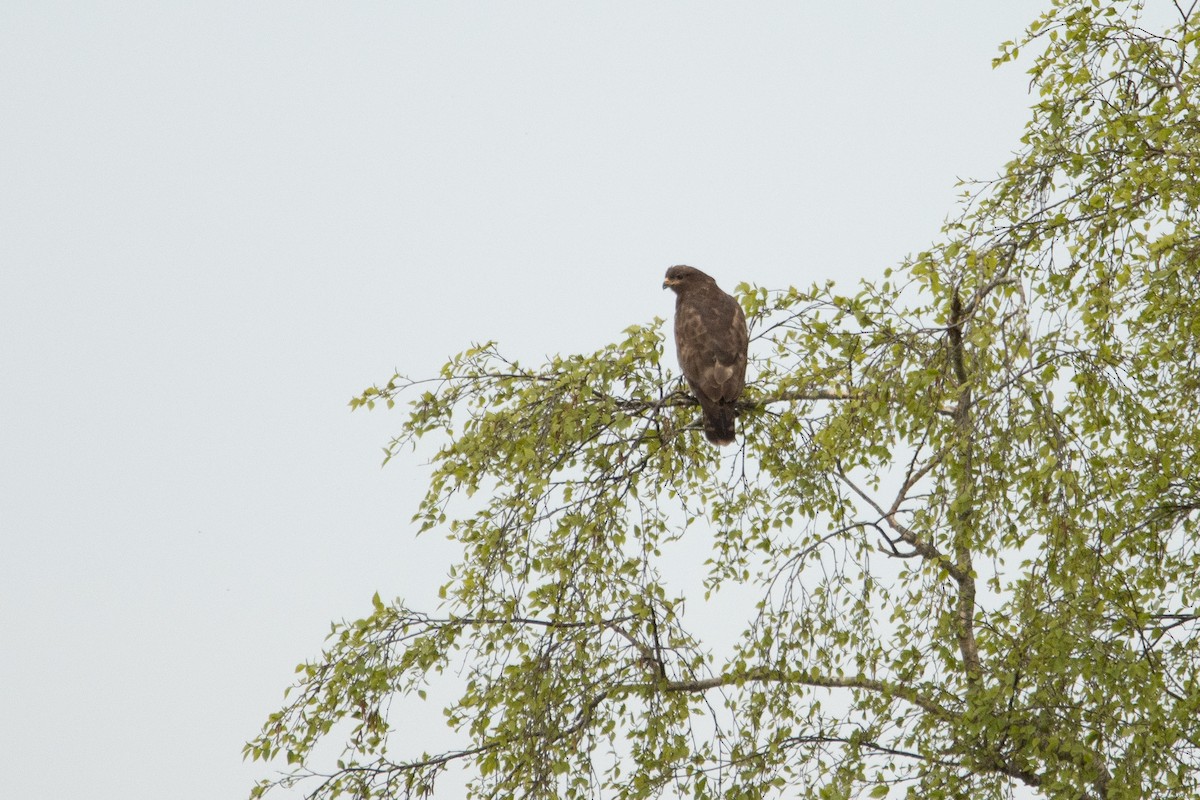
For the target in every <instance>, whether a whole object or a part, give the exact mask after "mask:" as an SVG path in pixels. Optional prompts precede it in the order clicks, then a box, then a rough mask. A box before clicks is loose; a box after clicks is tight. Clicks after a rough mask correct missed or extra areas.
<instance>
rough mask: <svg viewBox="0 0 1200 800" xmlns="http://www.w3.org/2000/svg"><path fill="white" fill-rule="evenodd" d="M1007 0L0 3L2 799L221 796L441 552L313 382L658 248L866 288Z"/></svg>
mask: <svg viewBox="0 0 1200 800" xmlns="http://www.w3.org/2000/svg"><path fill="white" fill-rule="evenodd" d="M1045 4H1046V3H1045V2H1044V1H1043V0H1037V1H1036V2H1035V1H1034V0H1019V1H1018V0H979V1H978V2H971V3H966V2H960V1H956V0H922V1H919V2H918V1H916V0H910V2H906V3H896V2H888V3H884V2H874V3H869V2H861V3H853V4H851V3H828V2H820V3H818V2H791V3H782V2H774V3H756V4H733V3H720V4H718V3H710V2H689V3H682V2H674V3H645V2H637V3H619V2H609V3H569V4H568V3H551V2H540V3H532V2H521V3H491V4H482V3H454V2H444V3H431V2H420V3H418V2H400V0H393V2H355V3H346V2H343V3H311V2H256V3H245V2H214V1H213V0H208V1H206V2H203V3H184V2H173V3H151V2H141V3H122V2H117V3H98V2H96V3H69V2H52V1H49V0H31V1H30V2H25V1H24V0H6V2H4V3H3V4H2V5H0V110H2V113H3V123H0V537H2V553H3V555H2V556H0V646H2V647H3V657H0V699H2V704H0V716H2V718H3V725H0V775H2V776H3V785H4V793H5V795H6V796H9V797H14V798H36V797H51V796H53V797H88V798H91V799H92V800H108V799H109V798H113V800H116V798H121V799H122V800H126V799H127V798H139V797H171V798H179V799H180V800H191V798H196V800H200V799H201V798H204V799H205V800H209V799H210V798H216V797H242V796H244V794H245V792H246V791H247V790H248V788H249V785H250V783H251V782H252V780H253V778H254V777H257V776H260V775H262V774H264V771H263V768H262V766H261V765H243V764H242V761H241V745H242V743H243V742H244V741H245V740H246V739H247V738H249V737H251V736H252V735H253V734H254V733H256V731H257V730H258V728H259V725H260V724H261V722H262V720H263V719H264V718H265V716H266V715H267V714H268V713H270V712H271V711H273V710H275V709H276V708H277V707H278V705H279V704H280V702H281V694H282V691H283V689H284V688H285V687H286V686H287V685H288V684H289V683H290V682H291V680H292V678H293V675H292V668H293V667H294V666H295V664H297V663H298V662H300V661H302V660H304V659H305V658H308V657H310V656H312V655H314V654H315V653H316V652H318V650H319V649H320V647H321V645H322V639H323V636H324V635H325V633H326V632H327V631H328V626H329V622H330V620H332V619H338V618H342V617H354V616H358V615H361V614H363V613H366V612H367V611H368V610H369V607H370V598H371V595H372V593H374V592H375V591H379V592H380V593H381V594H382V595H383V596H385V597H389V598H390V597H394V596H397V595H400V596H404V597H405V598H407V599H408V600H410V602H412V603H413V604H414V605H418V606H423V607H426V608H432V607H433V605H434V603H433V592H434V589H435V587H436V586H437V584H438V583H440V582H441V579H442V577H443V576H444V574H445V570H446V567H447V565H448V562H449V559H450V558H451V557H452V555H453V550H452V549H450V548H449V547H448V546H447V545H445V544H444V543H440V542H438V541H437V540H436V538H435V537H433V536H427V537H423V538H422V539H421V540H419V541H418V540H415V539H414V537H413V529H412V528H411V527H410V526H409V525H408V519H409V517H410V516H411V514H412V512H413V511H414V510H415V505H416V502H417V499H418V496H419V492H420V490H421V488H422V486H423V476H424V473H423V470H422V468H421V465H420V464H419V463H415V462H414V461H405V460H400V461H397V462H393V463H392V464H390V465H389V466H388V467H387V468H386V469H383V470H380V469H379V462H380V458H381V450H380V447H381V446H382V445H383V444H384V443H385V442H386V441H387V438H388V435H389V433H391V432H392V431H394V430H395V429H396V427H397V426H398V424H399V421H400V414H399V412H393V413H392V414H388V413H385V412H374V413H371V414H367V413H363V412H358V413H355V414H353V415H352V414H350V413H349V411H348V409H347V406H346V403H347V401H348V400H349V398H350V397H351V396H352V395H354V394H355V393H357V392H358V391H359V390H361V389H362V388H364V387H365V386H367V385H369V384H371V383H374V382H377V381H383V380H386V379H387V378H388V377H389V376H390V374H391V371H392V368H393V367H398V368H400V369H402V370H404V371H406V372H409V373H413V374H422V373H428V372H430V371H432V370H434V369H435V368H436V367H437V366H438V365H440V363H441V361H442V360H443V358H444V357H445V356H447V355H449V354H451V353H454V352H457V351H459V350H461V349H463V348H464V347H466V346H468V345H469V343H470V342H472V341H479V340H485V339H499V340H500V342H501V344H502V346H503V348H504V349H505V350H506V351H507V352H510V353H512V354H514V355H516V356H518V357H520V358H522V359H523V360H529V361H537V360H538V359H540V357H541V356H542V355H544V354H547V353H556V352H576V351H581V350H590V349H592V348H595V347H597V346H599V345H601V344H603V343H605V342H607V341H610V340H612V339H614V338H615V337H617V336H618V335H619V334H620V331H621V330H622V329H623V328H625V327H626V326H628V325H630V324H632V323H636V322H645V321H648V320H649V319H651V318H652V317H653V316H654V315H660V316H664V317H667V316H669V315H670V313H671V310H672V297H671V296H670V295H669V293H664V292H662V291H661V289H660V288H659V287H660V282H661V278H662V272H663V270H664V269H665V268H666V267H667V266H669V265H671V264H676V263H683V262H686V263H690V264H694V265H696V266H698V267H700V268H702V269H704V270H706V271H708V272H710V273H711V274H713V275H714V276H716V277H717V279H718V281H719V282H720V283H721V284H722V285H723V286H724V287H725V288H727V289H730V288H732V287H733V286H734V285H736V284H737V283H738V282H739V281H743V280H746V281H752V282H756V283H759V284H763V285H767V286H770V287H776V288H778V287H783V286H786V285H788V284H808V283H810V282H812V281H818V280H824V279H826V278H835V279H839V280H849V279H853V278H855V277H857V276H862V275H877V274H878V273H879V272H880V271H881V270H882V269H883V268H884V267H886V266H888V265H891V264H895V263H896V262H898V261H899V260H900V259H901V258H902V257H903V256H904V255H905V254H906V253H909V252H913V251H916V250H918V249H921V248H922V247H924V246H925V245H926V244H927V243H928V242H929V241H930V240H931V239H932V238H933V237H934V236H935V235H936V232H937V229H938V227H939V225H940V223H941V222H942V220H943V218H944V217H945V216H946V215H947V214H949V213H950V212H951V210H952V209H953V203H954V197H955V195H956V192H957V191H958V190H956V189H955V187H954V181H955V179H956V177H958V176H969V175H970V176H990V175H991V174H994V173H995V172H996V171H997V170H998V169H999V168H1000V166H1001V165H1002V164H1003V162H1004V161H1005V160H1006V158H1007V156H1008V154H1009V153H1010V152H1011V150H1012V149H1013V148H1014V147H1015V146H1016V145H1017V138H1018V136H1019V135H1020V130H1021V126H1022V124H1023V122H1024V118H1025V111H1024V109H1025V108H1026V107H1027V105H1028V104H1029V102H1030V100H1029V98H1028V97H1027V96H1026V94H1025V89H1026V83H1027V76H1026V75H1025V74H1024V72H1023V69H1024V67H1022V66H1020V65H1018V66H1016V67H1013V66H1009V67H1006V68H1004V69H1001V70H998V71H993V70H992V69H991V67H990V60H991V58H992V56H993V55H994V54H995V52H996V45H997V44H998V43H999V42H1000V41H1002V40H1004V39H1009V38H1014V37H1016V36H1017V35H1018V34H1019V32H1020V31H1021V29H1022V28H1023V27H1024V25H1025V23H1027V22H1028V21H1029V20H1031V19H1032V18H1033V17H1034V16H1035V15H1036V13H1037V12H1038V11H1039V10H1040V9H1041V8H1042V7H1043V6H1044V5H1045ZM417 733H418V734H419V733H420V732H419V731H418V732H417Z"/></svg>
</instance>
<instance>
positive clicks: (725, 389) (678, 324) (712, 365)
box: [663, 266, 750, 445]
mask: <svg viewBox="0 0 1200 800" xmlns="http://www.w3.org/2000/svg"><path fill="white" fill-rule="evenodd" d="M663 288H664V289H673V290H674V291H675V295H676V298H675V350H676V352H677V353H678V355H679V367H680V369H682V370H683V377H684V378H686V379H687V382H688V386H690V387H692V394H694V395H696V399H697V400H699V401H700V408H701V410H702V411H703V412H704V435H705V436H706V437H708V440H709V441H710V442H712V443H713V444H718V445H724V444H732V443H733V435H734V432H735V431H734V429H735V424H734V420H735V419H736V418H737V400H738V396H739V395H740V394H741V393H742V387H743V386H745V385H746V350H747V347H748V346H749V343H750V335H749V333H748V332H747V330H746V315H745V314H743V313H742V307H741V305H739V304H738V301H737V300H735V299H734V298H733V297H732V296H731V295H728V294H725V292H723V291H721V289H720V287H719V286H717V282H716V281H714V280H713V279H712V278H711V277H709V276H708V275H705V274H704V273H703V272H701V271H700V270H698V269H696V268H695V267H685V266H678V267H671V268H670V269H669V270H667V278H666V280H665V281H663Z"/></svg>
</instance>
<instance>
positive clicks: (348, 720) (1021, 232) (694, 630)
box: [246, 0, 1200, 800]
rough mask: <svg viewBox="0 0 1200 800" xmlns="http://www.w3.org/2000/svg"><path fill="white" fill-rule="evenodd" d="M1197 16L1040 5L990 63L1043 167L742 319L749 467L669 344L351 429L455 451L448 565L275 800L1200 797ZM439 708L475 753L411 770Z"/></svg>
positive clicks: (314, 713)
mask: <svg viewBox="0 0 1200 800" xmlns="http://www.w3.org/2000/svg"><path fill="white" fill-rule="evenodd" d="M1159 5H1165V4H1162V3H1160V4H1159ZM1174 8H1175V12H1176V13H1175V15H1174V20H1173V22H1171V23H1168V24H1165V25H1164V26H1163V27H1162V29H1161V30H1151V29H1149V28H1150V23H1149V22H1147V21H1146V20H1145V19H1144V18H1143V17H1142V16H1141V14H1140V6H1139V4H1137V3H1125V2H1101V0H1055V2H1054V3H1053V5H1052V7H1051V8H1050V9H1049V10H1048V11H1046V12H1045V13H1044V14H1043V15H1042V16H1041V17H1040V18H1039V19H1038V20H1036V21H1035V22H1033V23H1032V24H1031V25H1030V27H1029V29H1028V31H1027V33H1026V35H1025V36H1024V37H1023V38H1022V39H1021V40H1019V41H1016V42H1009V43H1006V44H1005V45H1003V46H1002V48H1001V54H1000V56H999V58H998V59H997V63H1005V62H1010V61H1013V60H1014V59H1017V57H1018V51H1019V50H1024V51H1026V53H1033V54H1034V55H1033V57H1032V60H1031V62H1030V66H1029V74H1030V76H1031V81H1032V82H1031V87H1032V91H1033V93H1034V105H1033V107H1032V112H1031V117H1030V119H1029V121H1028V124H1027V126H1026V128H1025V132H1024V135H1023V137H1022V139H1021V145H1020V150H1019V151H1018V152H1017V154H1016V155H1015V156H1014V157H1013V159H1012V160H1011V161H1010V162H1009V163H1008V164H1007V165H1006V166H1005V167H1004V169H1003V171H1002V172H1001V173H1000V174H999V176H998V177H996V178H995V179H993V180H988V181H984V182H979V183H973V184H970V185H969V186H968V191H967V193H966V194H965V199H964V203H963V206H962V209H961V213H960V214H958V215H957V216H956V217H954V218H953V219H952V221H951V222H949V223H948V224H947V225H946V226H945V228H944V230H943V235H942V237H941V238H940V240H939V241H938V242H936V243H934V244H933V245H931V246H929V247H928V249H926V250H924V251H922V252H919V253H917V254H916V255H915V256H913V257H911V258H910V259H908V260H906V261H905V262H904V263H902V264H899V265H897V266H896V267H894V268H893V269H891V270H888V271H887V272H886V273H885V274H884V275H882V276H881V277H879V278H878V279H876V280H871V281H867V282H864V283H862V284H860V285H857V286H855V287H841V286H838V285H836V284H834V283H828V284H825V285H817V286H811V287H808V288H788V289H784V290H770V289H767V288H763V287H760V286H752V285H745V284H743V285H742V286H740V287H738V292H737V293H738V297H739V300H740V302H741V303H742V305H743V308H744V309H745V311H746V316H747V319H748V321H749V323H750V328H751V346H750V351H751V366H750V378H751V382H750V383H749V385H748V386H747V389H746V393H745V394H744V395H743V403H742V410H741V416H740V419H739V426H738V427H739V440H738V443H737V446H736V447H734V448H727V449H726V450H725V451H718V450H717V449H716V448H713V447H712V446H711V445H709V444H707V443H706V442H705V441H704V437H703V435H702V433H701V432H700V429H699V426H698V423H697V419H698V413H697V412H698V409H697V407H696V406H695V404H694V401H693V400H692V399H691V398H690V397H689V396H688V395H687V394H686V393H685V391H684V389H683V387H682V385H681V383H680V381H679V378H678V376H677V375H675V374H673V373H672V371H671V369H670V368H669V366H668V363H667V362H668V361H670V359H669V358H664V355H663V341H664V335H663V323H662V320H657V319H656V320H654V321H653V322H651V323H649V324H647V325H640V326H635V327H632V328H629V329H628V330H626V331H625V332H624V335H623V337H622V338H620V339H619V341H616V342H614V343H612V344H611V345H608V346H607V347H604V348H602V349H600V350H598V351H596V352H594V353H590V354H584V355H567V356H561V357H555V358H553V359H550V360H549V361H548V362H547V363H544V364H540V365H536V366H532V367H529V366H526V365H523V364H519V363H516V362H513V361H510V360H508V359H506V358H505V357H504V356H503V355H502V352H501V350H500V349H499V348H498V347H497V346H495V345H494V344H484V345H481V346H477V347H473V348H471V349H470V350H468V351H466V352H464V353H462V354H460V355H457V356H455V357H453V358H451V359H450V361H449V362H448V363H447V364H446V365H445V366H444V367H443V368H442V370H441V372H440V374H439V375H437V376H434V377H432V378H430V379H425V380H416V379H409V378H406V377H404V376H401V375H397V376H395V377H393V378H392V379H391V380H389V381H388V382H387V383H386V384H382V385H379V386H376V387H372V388H370V389H368V390H366V391H365V392H364V393H363V394H362V395H361V396H360V397H358V398H356V399H355V400H354V401H353V403H352V405H354V406H363V405H365V406H370V407H374V406H375V405H376V404H384V405H386V406H387V407H389V408H390V407H392V406H393V405H395V404H397V403H399V402H407V404H408V405H407V407H408V414H407V417H406V418H405V420H404V421H403V422H402V423H401V425H400V433H399V434H398V435H397V437H396V438H395V440H394V441H393V442H392V443H391V445H390V447H389V458H390V457H393V456H399V455H401V454H403V453H405V452H407V451H408V449H409V446H410V445H413V444H414V443H415V442H416V441H417V440H418V439H422V438H424V439H427V440H428V441H432V442H433V443H434V446H435V447H436V455H434V457H433V461H432V465H431V475H430V480H429V488H428V492H427V493H426V495H425V498H424V501H423V502H422V503H421V505H420V509H419V512H418V514H417V516H416V521H417V523H418V524H419V527H420V529H421V531H428V532H430V533H436V534H438V535H446V536H448V537H450V538H451V539H453V540H454V541H455V542H456V543H457V546H458V547H460V548H461V560H460V561H458V563H456V564H455V565H453V567H452V568H451V571H450V574H449V578H448V580H447V582H446V584H445V585H444V586H443V587H442V590H441V593H442V597H443V603H442V605H441V607H440V608H439V609H437V610H436V613H426V612H423V611H420V610H417V609H412V608H408V607H406V606H405V604H404V603H402V602H401V601H395V602H385V601H384V600H382V599H380V598H379V597H378V596H376V598H375V607H374V613H372V614H371V615H370V616H368V617H366V618H364V619H360V620H357V621H353V622H349V623H344V624H339V625H336V626H335V627H334V630H333V632H332V634H331V636H330V638H329V641H328V643H327V647H326V649H325V651H324V652H323V653H322V654H321V655H320V656H319V657H317V658H315V659H314V660H312V661H311V662H308V663H306V664H303V665H301V667H300V668H299V670H298V672H299V679H298V682H297V684H296V685H295V686H294V687H292V689H291V690H290V694H289V696H288V700H287V705H286V706H285V707H284V708H283V709H281V710H280V711H279V712H277V713H275V714H273V715H272V716H271V717H270V719H269V720H268V721H267V722H266V724H265V726H264V728H263V730H262V732H261V734H260V735H259V736H258V737H257V738H255V739H254V740H252V741H251V742H250V743H248V744H247V746H246V754H247V756H248V757H252V758H255V759H263V760H268V759H274V758H276V757H280V758H282V759H284V760H285V761H286V764H287V765H288V766H287V770H288V772H287V773H286V774H284V775H283V776H282V777H280V778H276V779H272V780H265V781H263V782H262V783H261V784H260V785H258V786H257V787H255V789H254V790H253V792H252V795H253V796H255V797H257V796H261V795H263V794H264V793H266V792H267V791H268V790H270V789H272V788H273V787H276V786H278V785H281V784H282V785H293V784H296V783H299V784H300V785H302V786H303V787H304V789H305V791H306V793H307V796H310V797H314V798H334V797H339V796H346V797H353V798H368V797H402V798H407V797H423V796H427V795H431V794H433V793H434V791H435V786H436V782H437V781H438V779H439V778H440V777H443V774H444V773H445V771H446V770H447V769H448V768H449V767H450V766H452V765H455V764H461V765H464V767H465V768H466V770H467V773H468V774H469V775H470V776H471V777H470V783H469V787H470V791H471V792H472V795H473V796H475V797H510V796H515V797H568V798H590V797H615V798H649V797H694V798H716V797H724V798H754V797H775V796H788V797H791V796H812V797H823V798H842V797H883V796H885V795H887V794H889V793H890V795H891V796H904V795H905V793H906V792H907V796H910V797H922V798H924V797H974V798H989V797H995V798H1000V797H1010V796H1018V797H1046V798H1072V799H1073V800H1074V799H1076V798H1097V799H1098V798H1107V799H1108V800H1117V799H1118V798H1149V797H1161V798H1168V797H1171V798H1175V797H1182V796H1197V795H1198V794H1200V635H1198V630H1197V629H1198V627H1200V621H1198V618H1197V617H1198V611H1197V605H1198V603H1200V600H1198V598H1200V540H1198V537H1197V533H1198V526H1197V519H1198V515H1200V426H1198V421H1200V347H1198V345H1200V311H1198V310H1197V309H1198V307H1200V219H1198V216H1197V210H1198V208H1200V181H1198V180H1197V179H1198V176H1200V115H1198V111H1197V107H1196V103H1197V100H1198V99H1200V64H1198V63H1197V59H1196V50H1197V42H1198V39H1200V33H1198V30H1197V27H1198V25H1200V15H1197V14H1196V13H1194V12H1195V9H1196V5H1195V4H1193V5H1192V6H1190V7H1185V6H1181V5H1179V4H1176V5H1175V6H1174ZM670 363H673V361H671V362H670ZM422 447H424V444H422ZM688 564H690V565H691V566H690V567H687V568H694V569H695V570H699V571H700V573H701V574H702V584H700V583H698V584H697V585H696V586H692V587H690V588H688V589H687V590H686V591H685V590H684V588H682V587H684V585H685V583H686V578H685V577H681V576H680V574H679V571H680V570H681V569H684V568H685V566H684V565H688ZM715 618H719V621H720V623H721V625H716V624H714V619H715ZM722 626H724V629H725V630H729V631H734V633H732V634H730V635H729V636H728V637H727V640H722V639H721V638H720V634H719V629H721V628H722ZM439 680H442V681H449V682H450V684H452V685H454V686H455V687H456V689H457V693H458V697H457V700H455V701H454V702H453V703H451V705H450V706H449V708H447V709H446V719H447V722H448V724H449V726H450V727H451V728H452V729H453V730H454V731H455V732H456V733H457V735H458V736H459V737H460V738H461V745H460V746H459V747H458V748H457V749H453V750H450V751H446V752H435V753H403V754H398V753H393V752H392V751H391V750H390V749H389V747H388V745H389V740H390V738H392V736H393V733H394V731H395V729H396V726H397V725H399V724H402V723H401V720H402V716H403V712H402V710H401V709H402V708H403V707H404V704H407V703H419V702H421V701H422V699H423V698H424V696H425V690H426V687H427V686H428V685H430V684H431V683H433V682H436V681H439ZM331 732H332V733H331ZM327 735H337V736H339V737H343V736H344V741H339V744H340V745H342V746H344V751H343V752H342V753H341V755H340V758H337V759H336V762H334V759H332V758H331V759H330V763H324V762H323V761H322V760H321V759H320V758H319V754H318V753H316V752H314V747H315V746H316V745H317V744H318V742H320V741H321V740H323V739H324V738H325V737H326V736H327ZM1022 787H1023V788H1022Z"/></svg>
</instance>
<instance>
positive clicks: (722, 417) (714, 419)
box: [704, 403, 737, 445]
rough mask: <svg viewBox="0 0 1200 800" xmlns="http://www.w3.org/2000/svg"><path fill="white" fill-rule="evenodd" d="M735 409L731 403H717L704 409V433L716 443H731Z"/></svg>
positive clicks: (734, 430) (734, 429)
mask: <svg viewBox="0 0 1200 800" xmlns="http://www.w3.org/2000/svg"><path fill="white" fill-rule="evenodd" d="M736 420H737V410H736V409H735V408H734V406H733V404H729V405H725V404H724V403H718V404H717V405H715V406H713V407H710V408H706V409H704V435H705V437H707V439H708V440H709V441H710V442H712V443H713V444H716V445H726V444H733V440H734V433H736V429H737V425H736V422H735V421H736Z"/></svg>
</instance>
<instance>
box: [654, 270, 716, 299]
mask: <svg viewBox="0 0 1200 800" xmlns="http://www.w3.org/2000/svg"><path fill="white" fill-rule="evenodd" d="M704 281H712V278H710V277H709V276H708V275H706V274H704V273H703V272H701V271H700V270H698V269H696V268H695V267H689V266H685V265H683V264H680V265H679V266H676V267H671V268H670V269H668V270H667V277H666V280H664V281H663V288H664V289H674V290H675V291H676V292H677V293H678V292H680V291H682V290H683V289H684V288H686V287H688V286H695V285H696V284H699V283H702V282H704Z"/></svg>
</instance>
